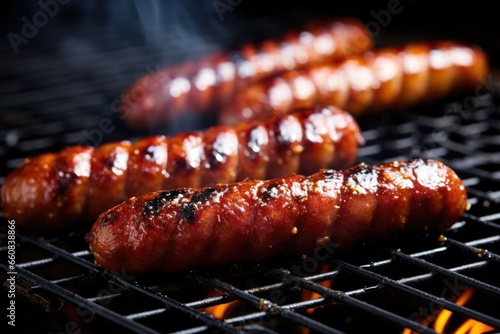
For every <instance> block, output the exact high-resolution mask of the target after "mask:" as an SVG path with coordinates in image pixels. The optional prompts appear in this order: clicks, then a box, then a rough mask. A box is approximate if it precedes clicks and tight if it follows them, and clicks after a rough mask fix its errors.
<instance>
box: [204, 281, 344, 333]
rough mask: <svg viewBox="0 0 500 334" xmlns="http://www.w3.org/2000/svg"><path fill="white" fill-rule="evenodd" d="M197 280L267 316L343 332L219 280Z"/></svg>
mask: <svg viewBox="0 0 500 334" xmlns="http://www.w3.org/2000/svg"><path fill="white" fill-rule="evenodd" d="M195 279H197V280H198V281H199V282H200V283H203V284H206V285H209V286H211V287H215V288H216V289H218V290H220V291H222V292H223V293H225V294H228V295H230V296H236V297H237V298H238V299H240V300H243V301H245V302H248V303H250V304H252V305H253V306H255V307H256V308H257V309H259V310H261V311H262V310H264V311H265V312H266V314H267V315H269V314H271V315H279V316H281V317H283V318H286V319H289V320H292V321H294V322H296V323H298V324H301V325H303V326H307V327H308V328H310V329H313V330H315V331H318V332H320V333H332V334H337V333H338V334H340V333H342V332H341V331H338V330H336V329H334V328H331V327H328V326H326V325H324V324H322V323H320V322H318V321H316V320H313V319H310V318H308V317H306V316H303V315H301V314H299V313H297V312H293V311H291V310H290V309H289V308H286V307H283V306H280V305H278V304H276V303H273V302H271V301H270V300H268V299H264V298H259V297H257V296H255V295H253V294H251V293H248V292H247V291H244V290H241V289H238V288H236V287H234V286H232V285H231V284H228V283H225V282H222V281H220V280H218V279H215V278H207V277H203V276H199V275H197V276H195Z"/></svg>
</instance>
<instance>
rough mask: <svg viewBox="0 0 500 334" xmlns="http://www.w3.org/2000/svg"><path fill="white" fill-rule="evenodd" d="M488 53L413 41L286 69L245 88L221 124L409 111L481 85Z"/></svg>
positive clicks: (232, 101) (443, 43) (462, 46)
mask: <svg viewBox="0 0 500 334" xmlns="http://www.w3.org/2000/svg"><path fill="white" fill-rule="evenodd" d="M488 67H489V66H488V59H487V56H486V54H485V53H484V52H483V50H482V49H480V48H479V47H477V46H475V45H465V44H460V43H455V42H452V41H436V42H432V43H424V42H422V43H412V44H407V45H405V46H401V47H390V48H384V49H378V50H375V51H367V52H364V53H362V54H357V55H352V56H349V57H346V58H344V59H340V60H337V61H334V62H332V63H330V64H321V65H312V66H308V67H307V68H303V69H300V70H292V71H286V72H284V73H281V74H279V75H276V76H272V77H269V78H266V79H263V80H261V81H259V82H257V83H254V84H252V85H249V86H248V87H246V88H244V89H241V90H239V91H238V92H237V93H236V94H234V95H233V97H232V98H231V99H230V101H228V103H226V104H225V105H224V106H223V108H222V109H221V111H220V113H219V122H220V123H222V124H234V123H237V122H241V121H242V120H245V119H262V118H265V117H268V116H269V115H273V114H274V115H281V114H284V113H287V112H289V111H290V110H292V109H294V108H298V107H306V106H315V105H335V106H338V107H339V108H343V109H345V110H347V111H349V112H350V113H352V114H353V115H354V116H358V115H360V114H362V113H366V112H377V111H388V110H398V109H403V108H408V107H411V106H414V105H417V104H420V103H425V102H431V101H435V100H437V99H440V98H444V97H446V96H450V95H453V94H456V93H459V92H465V91H473V90H474V89H475V88H477V87H479V86H480V85H481V84H482V82H483V80H484V79H485V77H486V75H487V72H488Z"/></svg>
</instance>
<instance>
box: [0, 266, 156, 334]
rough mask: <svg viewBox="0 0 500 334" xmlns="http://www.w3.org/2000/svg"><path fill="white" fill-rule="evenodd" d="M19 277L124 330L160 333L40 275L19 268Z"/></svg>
mask: <svg viewBox="0 0 500 334" xmlns="http://www.w3.org/2000/svg"><path fill="white" fill-rule="evenodd" d="M0 266H1V267H2V269H4V270H5V271H7V266H6V265H4V264H3V263H0ZM17 277H18V279H20V280H23V281H26V282H28V283H31V284H33V285H40V286H41V288H43V289H44V290H46V291H48V292H51V293H53V294H55V295H57V296H59V297H61V298H63V299H65V300H67V301H69V302H71V303H74V304H75V305H80V306H83V307H85V308H86V309H88V310H89V311H91V312H93V313H94V314H99V315H101V316H103V317H104V318H106V319H108V320H111V321H113V322H114V323H116V324H118V325H120V326H122V327H124V328H129V329H132V330H133V331H135V332H137V333H144V334H145V333H150V334H156V333H158V332H156V331H154V330H152V329H150V328H148V327H146V326H144V325H141V324H140V323H138V322H135V321H130V320H126V319H123V317H122V316H121V315H120V314H118V313H115V312H113V311H111V310H109V309H107V308H105V307H103V306H101V305H99V304H96V303H92V302H90V301H88V300H87V299H85V298H83V297H82V296H80V295H77V294H74V293H73V292H71V291H69V290H66V289H65V288H63V287H61V286H59V285H57V284H52V282H51V281H49V280H47V279H45V278H43V277H41V276H38V275H36V274H34V273H32V272H30V271H28V270H26V269H23V268H19V267H18V268H17Z"/></svg>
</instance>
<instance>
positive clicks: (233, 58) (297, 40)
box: [119, 18, 373, 129]
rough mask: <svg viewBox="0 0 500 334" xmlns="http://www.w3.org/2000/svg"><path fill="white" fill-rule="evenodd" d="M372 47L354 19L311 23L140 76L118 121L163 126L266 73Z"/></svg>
mask: <svg viewBox="0 0 500 334" xmlns="http://www.w3.org/2000/svg"><path fill="white" fill-rule="evenodd" d="M372 46H373V39H372V36H371V35H370V34H369V32H368V31H367V29H365V27H364V25H363V24H362V22H360V21H358V20H356V19H352V18H338V19H335V20H330V21H327V22H318V23H314V24H309V25H308V26H306V27H305V28H304V29H301V30H297V31H293V32H289V33H287V34H286V35H284V36H283V37H282V38H281V39H277V40H266V41H264V42H262V43H260V44H257V45H251V44H246V45H244V46H242V47H241V48H240V49H238V50H235V51H233V52H227V53H219V54H214V55H210V56H206V57H204V58H201V59H199V60H196V61H192V62H187V63H184V64H179V65H175V66H170V67H164V68H161V69H160V70H159V71H157V72H153V73H149V74H147V75H144V76H142V77H140V78H138V79H137V80H136V81H135V82H134V83H132V84H131V85H130V86H129V87H128V88H127V89H126V91H125V92H124V94H123V97H122V103H121V105H120V107H119V109H120V112H121V117H122V118H123V120H124V121H125V122H126V123H128V124H129V125H130V126H131V127H134V128H142V129H151V128H155V127H159V126H165V125H167V124H170V123H171V122H172V121H174V120H176V119H178V118H181V117H182V115H185V114H187V113H188V112H191V111H194V112H197V113H203V112H207V111H208V110H210V109H214V108H215V107H216V106H217V105H221V103H222V102H223V101H225V100H226V99H227V98H228V97H229V96H230V95H231V94H233V93H234V92H235V91H236V90H237V89H241V88H242V87H243V86H244V85H247V84H248V83H250V82H254V81H256V80H259V79H262V78H263V77H266V76H268V75H270V74H273V73H277V72H281V71H283V70H291V69H296V68H299V67H301V66H304V65H305V64H314V63H324V62H330V61H331V60H332V59H336V58H340V57H343V56H346V55H350V54H354V53H360V52H363V51H366V50H368V49H371V48H372Z"/></svg>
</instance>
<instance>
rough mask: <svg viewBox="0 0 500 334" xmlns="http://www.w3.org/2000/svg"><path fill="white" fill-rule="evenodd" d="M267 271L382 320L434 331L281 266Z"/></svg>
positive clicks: (415, 328)
mask: <svg viewBox="0 0 500 334" xmlns="http://www.w3.org/2000/svg"><path fill="white" fill-rule="evenodd" d="M269 273H270V274H271V275H274V276H276V277H278V278H280V279H281V280H283V281H286V282H289V283H291V284H295V285H297V286H301V287H303V288H305V289H308V290H311V291H313V292H316V293H318V294H320V295H322V296H323V297H325V298H328V299H332V300H335V301H338V302H340V303H342V304H344V305H347V306H349V307H352V308H354V309H357V310H359V311H362V312H364V313H367V314H369V315H372V316H376V317H379V318H382V319H384V320H387V321H390V322H392V323H394V324H397V325H400V326H402V327H406V328H410V329H412V330H414V331H417V332H421V333H435V332H434V331H433V330H432V329H429V328H428V327H426V326H423V325H421V324H419V323H417V322H415V321H412V320H409V319H407V318H404V317H402V316H399V315H397V314H395V313H392V312H389V311H387V310H384V309H382V308H379V307H377V306H374V305H371V304H369V303H366V302H364V301H361V300H359V299H356V298H354V297H351V296H349V295H348V294H346V293H345V292H343V291H339V290H332V289H329V288H326V287H324V286H322V285H319V284H316V283H314V282H311V281H309V280H307V279H305V278H302V277H299V276H296V275H294V274H292V273H291V272H290V271H288V270H286V269H282V268H279V269H278V268H269Z"/></svg>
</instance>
